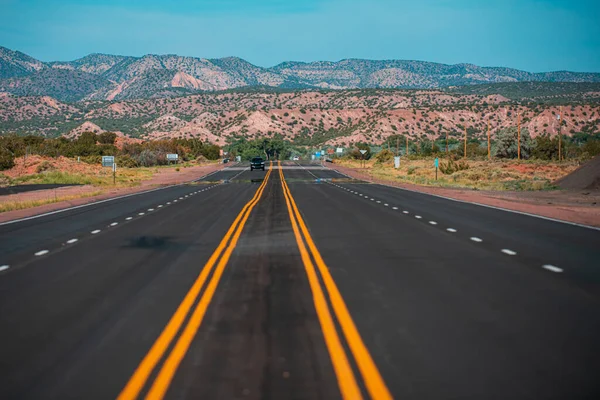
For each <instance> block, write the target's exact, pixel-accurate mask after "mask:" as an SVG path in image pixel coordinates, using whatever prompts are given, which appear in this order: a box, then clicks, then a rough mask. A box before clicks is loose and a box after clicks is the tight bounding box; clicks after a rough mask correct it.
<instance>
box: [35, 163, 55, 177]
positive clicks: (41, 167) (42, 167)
mask: <svg viewBox="0 0 600 400" xmlns="http://www.w3.org/2000/svg"><path fill="white" fill-rule="evenodd" d="M54 169H55V168H54V165H52V163H50V162H48V161H44V162H42V163H40V164H38V166H37V167H36V168H35V171H36V172H37V173H38V174H39V173H42V172H44V171H52V170H54Z"/></svg>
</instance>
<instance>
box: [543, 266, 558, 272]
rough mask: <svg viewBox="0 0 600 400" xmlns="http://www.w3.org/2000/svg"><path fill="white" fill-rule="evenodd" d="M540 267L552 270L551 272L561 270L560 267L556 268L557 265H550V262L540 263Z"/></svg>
mask: <svg viewBox="0 0 600 400" xmlns="http://www.w3.org/2000/svg"><path fill="white" fill-rule="evenodd" d="M542 268H544V269H547V270H548V271H552V272H563V269H562V268H558V267H555V266H554V265H550V264H545V265H542Z"/></svg>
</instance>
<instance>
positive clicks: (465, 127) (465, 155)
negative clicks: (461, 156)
mask: <svg viewBox="0 0 600 400" xmlns="http://www.w3.org/2000/svg"><path fill="white" fill-rule="evenodd" d="M464 128H465V158H467V126H466V125H465V126H464Z"/></svg>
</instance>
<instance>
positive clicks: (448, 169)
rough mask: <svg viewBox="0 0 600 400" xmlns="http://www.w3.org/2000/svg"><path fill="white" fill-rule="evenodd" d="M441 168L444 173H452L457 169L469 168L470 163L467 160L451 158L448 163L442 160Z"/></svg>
mask: <svg viewBox="0 0 600 400" xmlns="http://www.w3.org/2000/svg"><path fill="white" fill-rule="evenodd" d="M439 168H440V171H441V173H442V174H444V175H452V174H453V173H455V172H457V171H463V170H466V169H469V163H467V162H466V161H465V160H460V161H455V160H453V159H450V160H448V162H447V163H446V164H444V163H443V162H441V163H440V166H439Z"/></svg>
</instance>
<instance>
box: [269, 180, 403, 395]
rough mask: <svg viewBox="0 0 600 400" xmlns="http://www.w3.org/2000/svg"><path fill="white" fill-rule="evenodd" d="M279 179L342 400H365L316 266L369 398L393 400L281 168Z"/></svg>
mask: <svg viewBox="0 0 600 400" xmlns="http://www.w3.org/2000/svg"><path fill="white" fill-rule="evenodd" d="M279 177H280V178H281V187H282V189H283V193H284V196H285V203H286V205H287V209H288V214H289V216H290V221H291V223H292V229H293V231H294V236H295V238H296V243H297V244H298V249H299V250H300V255H301V257H302V262H303V264H304V269H305V270H306V275H307V276H308V282H309V285H310V288H311V290H312V295H313V302H314V304H315V309H316V311H317V316H318V318H319V323H320V324H321V330H322V332H323V336H324V337H325V344H326V346H327V350H328V351H329V357H330V358H331V361H332V364H333V369H334V371H335V374H336V377H337V381H338V386H339V388H340V392H341V393H342V397H343V398H344V399H352V400H354V399H362V398H363V397H362V394H361V391H360V389H359V386H358V383H357V380H356V376H355V374H354V372H353V371H352V367H351V366H350V362H349V360H348V356H347V355H346V352H345V351H344V347H343V345H342V342H341V340H340V337H339V335H338V332H337V329H336V326H335V323H334V321H333V318H332V316H331V312H330V307H329V305H328V304H327V300H326V297H325V293H324V292H323V288H322V287H321V283H320V281H319V277H318V275H317V271H316V270H315V264H316V265H317V268H318V271H319V273H320V275H321V279H322V280H323V283H324V286H325V291H326V292H327V293H328V294H329V299H330V301H331V306H332V308H333V312H334V314H335V316H336V317H337V320H338V322H339V324H340V326H341V328H342V329H341V330H342V333H343V335H344V337H345V339H346V343H347V344H348V347H349V348H350V351H351V353H352V355H353V356H354V361H355V362H356V365H357V367H358V370H359V371H360V374H361V376H362V379H363V382H364V383H365V386H366V388H367V391H368V392H369V396H370V397H371V398H373V399H392V395H391V394H390V392H389V390H388V388H387V386H386V385H385V382H384V381H383V378H382V377H381V374H380V373H379V370H378V369H377V366H376V365H375V362H374V361H373V359H372V357H371V355H370V354H369V351H368V350H367V347H366V346H365V344H364V343H363V341H362V339H361V337H360V334H359V333H358V329H357V328H356V325H355V324H354V321H353V320H352V317H351V316H350V313H349V312H348V308H347V307H346V303H345V302H344V299H343V298H342V295H341V293H340V291H339V289H338V288H337V285H336V284H335V282H334V280H333V278H332V276H331V274H330V273H329V268H327V265H326V264H325V262H324V261H323V258H322V257H321V254H320V253H319V250H317V246H315V243H314V241H313V239H312V237H311V236H310V233H309V232H308V229H307V228H306V224H305V223H304V220H303V219H302V216H301V215H300V212H299V211H298V206H296V202H295V200H294V197H293V196H292V193H291V192H290V189H289V187H288V185H287V182H286V181H285V177H284V175H283V170H282V169H281V168H279ZM305 243H306V244H305ZM307 247H308V249H307ZM311 255H312V259H311ZM313 260H314V262H313Z"/></svg>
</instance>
